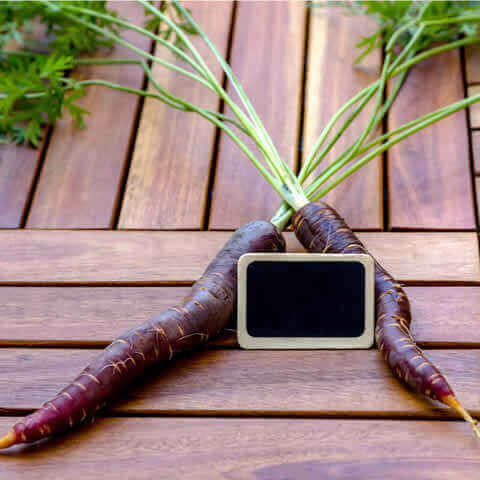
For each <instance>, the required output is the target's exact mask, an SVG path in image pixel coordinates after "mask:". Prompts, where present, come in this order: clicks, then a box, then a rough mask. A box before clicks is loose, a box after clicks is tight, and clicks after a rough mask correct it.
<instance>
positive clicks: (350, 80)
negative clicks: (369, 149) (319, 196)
mask: <svg viewBox="0 0 480 480" xmlns="http://www.w3.org/2000/svg"><path fill="white" fill-rule="evenodd" d="M374 27H375V26H374V24H373V23H372V22H371V21H370V20H369V19H367V18H366V17H361V16H350V15H345V11H344V9H343V7H336V8H314V9H312V11H311V25H310V43H309V52H311V53H310V55H309V56H308V72H307V84H306V85H307V90H306V92H307V94H306V100H305V137H304V138H305V143H304V149H303V155H302V156H303V160H304V161H305V160H306V159H307V158H308V155H309V154H310V151H311V150H312V148H313V145H314V144H315V142H316V140H317V138H318V137H319V135H320V132H321V131H322V129H323V128H324V127H325V125H326V124H327V123H328V121H329V119H330V118H331V116H332V115H333V114H334V113H335V112H336V111H337V110H338V109H339V108H340V107H341V106H343V105H344V104H345V102H346V101H347V100H349V99H350V98H351V97H353V96H354V95H355V94H356V93H358V92H359V91H360V90H362V89H363V88H365V87H366V86H368V85H370V84H371V83H373V82H374V81H375V80H376V79H377V78H378V73H379V69H380V63H381V59H380V51H379V50H377V51H374V52H372V53H371V54H370V56H368V57H367V58H366V59H365V60H364V61H363V62H362V64H361V65H357V66H354V65H353V64H354V62H355V59H356V58H357V56H358V55H359V52H360V51H359V50H358V48H356V44H357V43H358V42H359V41H360V39H361V38H362V37H364V36H365V35H367V34H368V32H370V31H372V32H373V28H374ZM373 107H374V101H373V100H372V101H371V102H370V104H369V105H368V106H367V107H365V109H364V110H363V112H362V113H361V114H360V115H359V116H358V117H357V119H356V120H355V121H354V122H353V124H352V125H351V126H350V127H349V128H348V130H347V131H346V132H345V133H344V134H343V135H342V137H341V139H340V140H339V141H338V143H337V144H336V146H335V148H334V149H333V150H332V151H331V152H330V154H329V155H328V156H327V157H326V159H325V160H324V161H323V162H322V163H321V165H320V167H319V169H317V172H319V171H320V170H323V169H324V168H325V167H326V166H327V165H329V164H330V163H331V162H332V161H333V160H334V159H335V158H337V157H338V156H339V155H340V154H341V153H343V151H344V150H345V149H346V148H347V147H348V146H349V145H350V144H351V143H353V142H354V141H355V140H356V139H357V138H358V137H359V136H360V135H361V133H362V131H363V129H364V128H365V127H366V126H367V123H368V120H369V118H370V116H371V114H372V111H373ZM349 113H350V112H349ZM345 118H346V117H345ZM341 123H342V122H341V121H340V122H339V124H338V126H337V128H336V129H334V132H335V131H336V130H337V129H338V128H339V127H340V125H341ZM330 138H331V136H330ZM312 178H314V177H312ZM382 197H383V195H382V169H381V161H380V159H377V160H374V161H372V162H371V163H369V164H368V165H366V166H365V167H363V168H362V169H361V170H360V171H359V172H357V173H356V174H355V175H354V176H352V177H350V178H349V179H348V180H346V181H345V182H343V183H342V184H341V185H339V186H338V187H336V188H335V189H334V190H333V191H332V192H331V193H329V194H328V195H327V196H326V197H325V199H326V201H327V202H328V203H330V204H331V205H333V206H334V207H335V208H338V209H339V210H340V211H341V212H342V215H343V216H344V218H345V220H346V221H347V223H348V224H349V225H350V226H351V227H352V228H355V229H381V228H382V227H383V218H382V203H383V202H382ZM359 199H361V201H359Z"/></svg>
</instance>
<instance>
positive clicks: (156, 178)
mask: <svg viewBox="0 0 480 480" xmlns="http://www.w3.org/2000/svg"><path fill="white" fill-rule="evenodd" d="M232 5H233V3H232V2H189V3H188V2H187V6H188V8H190V9H191V10H192V14H193V16H194V17H195V19H196V21H197V22H198V23H199V25H200V26H201V27H202V28H203V29H204V31H206V32H207V33H208V36H209V37H210V39H211V40H212V41H213V43H214V44H215V45H216V46H217V48H219V50H220V52H221V53H222V54H223V55H224V56H225V55H226V52H227V46H228V35H229V29H230V18H231V14H232ZM191 40H192V42H193V43H194V44H195V46H196V47H197V48H198V51H199V52H200V54H201V55H202V57H204V58H205V59H206V61H207V63H208V65H209V66H210V68H211V69H212V72H213V73H214V75H215V76H216V77H217V78H218V79H219V80H221V79H222V71H221V67H220V65H219V64H218V62H217V61H216V60H215V57H214V55H213V54H212V53H211V52H210V50H209V48H208V46H207V45H206V44H205V43H204V42H203V41H202V40H201V39H200V38H199V37H192V38H191ZM157 50H158V51H157V54H158V55H159V56H161V57H162V58H163V59H166V60H168V61H170V62H172V63H176V64H178V65H180V66H182V67H185V66H186V63H185V62H184V61H182V60H180V59H178V57H176V56H174V55H173V54H171V53H169V52H168V51H166V49H165V48H164V47H162V46H159V47H158V48H157ZM153 73H154V76H155V78H156V80H158V82H159V83H160V84H161V85H162V86H163V87H165V88H166V89H167V90H168V91H171V92H172V93H174V94H175V95H177V96H179V97H181V98H185V99H187V100H189V101H190V102H192V103H194V104H196V105H200V106H202V107H205V108H209V109H211V110H217V108H218V105H219V101H218V97H217V95H216V94H215V93H213V92H211V91H209V90H207V89H206V87H204V86H203V85H200V84H197V83H196V82H194V81H193V80H190V79H188V78H185V77H183V76H182V75H180V74H177V73H175V72H172V71H168V70H166V69H165V68H164V67H162V66H160V65H158V64H155V65H154V67H153ZM150 90H153V89H152V88H150ZM214 139H215V128H214V126H213V125H212V124H210V123H209V122H207V121H206V120H205V119H203V118H201V117H200V116H198V115H196V114H195V113H185V112H180V111H178V110H173V109H172V108H171V107H168V106H166V105H164V104H163V103H161V102H159V101H158V100H155V99H152V98H150V99H147V100H146V102H145V105H144V109H143V113H142V118H141V122H140V128H139V133H138V137H137V140H136V143H135V151H134V155H133V160H132V164H131V168H130V172H129V176H128V183H127V189H126V193H125V198H124V200H123V205H122V211H121V215H120V221H119V227H120V228H155V229H202V227H203V223H204V213H205V208H206V201H207V190H208V182H209V176H210V164H211V160H212V155H213V150H214ZM159 192H161V195H159Z"/></svg>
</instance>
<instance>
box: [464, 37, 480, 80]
mask: <svg viewBox="0 0 480 480" xmlns="http://www.w3.org/2000/svg"><path fill="white" fill-rule="evenodd" d="M465 70H466V77H467V83H468V84H471V83H480V47H479V46H478V45H470V46H468V47H465Z"/></svg>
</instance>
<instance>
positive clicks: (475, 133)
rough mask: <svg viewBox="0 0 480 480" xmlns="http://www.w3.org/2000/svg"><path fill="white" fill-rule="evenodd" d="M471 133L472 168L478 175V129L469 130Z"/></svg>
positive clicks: (479, 161) (479, 164)
mask: <svg viewBox="0 0 480 480" xmlns="http://www.w3.org/2000/svg"><path fill="white" fill-rule="evenodd" d="M471 134H472V154H473V168H474V170H475V175H480V131H475V130H472V131H471Z"/></svg>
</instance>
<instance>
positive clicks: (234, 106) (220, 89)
mask: <svg viewBox="0 0 480 480" xmlns="http://www.w3.org/2000/svg"><path fill="white" fill-rule="evenodd" d="M137 2H138V3H139V4H140V5H143V7H144V8H146V9H147V10H149V11H150V12H151V13H152V14H154V15H156V16H158V17H159V18H161V19H162V21H164V22H166V23H167V24H168V25H169V26H170V27H171V28H172V29H174V31H175V33H176V34H177V35H178V36H179V38H180V39H181V40H182V41H183V42H184V43H185V45H186V46H187V48H188V49H189V50H190V51H191V52H192V55H193V56H194V57H195V58H196V60H197V61H198V62H199V64H200V65H201V66H202V68H203V69H204V70H205V73H206V75H207V78H208V79H209V80H210V82H211V84H212V86H213V87H214V88H215V90H216V92H217V94H218V95H219V96H220V97H221V98H222V99H223V100H224V101H225V103H226V104H227V105H228V106H229V107H230V109H231V110H232V111H233V113H234V114H235V116H236V117H237V118H238V119H239V121H240V122H241V123H242V124H243V125H244V127H245V128H246V129H247V130H248V131H249V132H250V136H251V137H252V139H253V140H254V141H255V143H256V144H257V146H258V147H259V148H260V149H261V150H262V152H265V153H264V158H265V160H266V162H267V164H268V165H269V167H270V169H271V170H272V172H273V173H274V175H276V176H277V178H279V179H282V181H285V179H284V178H283V175H282V171H281V168H280V166H279V164H278V163H277V161H276V160H277V159H276V157H275V156H273V158H271V155H270V154H268V153H267V152H268V150H269V146H268V145H267V144H265V141H264V139H263V138H262V137H261V135H259V132H258V130H257V129H256V128H255V125H252V123H251V121H250V119H248V118H247V116H246V115H245V114H244V113H243V112H242V111H241V110H240V108H239V107H238V105H237V104H236V103H235V102H233V100H232V99H231V98H230V97H229V96H228V94H227V92H226V91H225V89H224V88H223V87H222V86H221V85H220V83H219V82H218V80H217V79H216V77H215V76H214V75H213V73H212V72H211V71H210V69H209V68H208V66H207V64H206V63H205V62H204V60H203V58H202V57H201V55H200V54H199V53H198V51H197V49H196V48H195V47H194V45H193V44H192V43H191V42H190V40H189V39H188V37H187V36H186V35H185V34H184V32H183V31H182V30H181V29H179V28H178V26H177V25H176V24H175V23H174V22H172V21H171V20H170V19H169V18H168V17H167V16H166V15H164V14H163V13H162V12H160V10H158V9H157V8H155V7H154V6H153V5H152V4H150V3H149V2H147V1H145V0H137ZM176 5H177V7H178V8H179V9H180V11H181V12H182V14H183V15H184V17H185V18H186V19H187V20H188V21H189V22H190V24H191V25H192V26H193V27H194V28H195V29H196V31H197V33H198V34H199V35H200V36H201V37H202V39H203V40H204V41H205V42H206V43H207V45H208V46H209V48H210V49H211V50H212V51H213V53H214V54H215V55H216V56H217V58H221V55H220V53H219V52H218V51H217V50H216V48H215V47H214V46H213V44H212V43H211V42H210V40H209V39H208V37H207V36H206V35H205V33H204V32H203V30H202V29H201V28H200V26H199V25H198V24H197V23H196V22H195V21H194V20H193V18H192V17H191V15H190V14H189V13H188V11H187V10H185V9H184V8H183V6H181V5H180V4H178V3H176ZM222 67H223V65H222ZM224 70H225V69H224ZM226 73H227V72H226ZM233 82H234V84H236V85H238V81H237V80H236V79H233Z"/></svg>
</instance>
